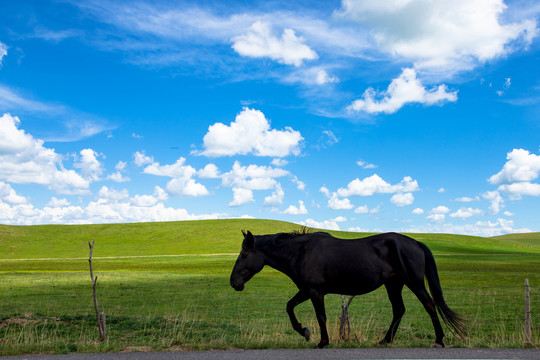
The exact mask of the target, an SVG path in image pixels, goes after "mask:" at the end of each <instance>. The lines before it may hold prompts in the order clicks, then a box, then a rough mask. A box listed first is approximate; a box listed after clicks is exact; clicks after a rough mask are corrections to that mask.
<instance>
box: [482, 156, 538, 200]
mask: <svg viewBox="0 0 540 360" xmlns="http://www.w3.org/2000/svg"><path fill="white" fill-rule="evenodd" d="M506 159H507V160H508V161H507V162H506V164H504V166H503V168H502V170H501V171H499V172H498V173H497V174H495V175H492V176H491V177H490V178H489V179H488V181H489V182H490V183H491V184H495V185H500V186H499V188H498V191H501V192H504V193H506V194H508V195H509V196H510V198H512V199H520V198H521V196H522V195H529V196H540V184H537V183H533V182H532V181H533V180H536V179H538V176H539V173H540V155H535V154H531V153H530V152H529V151H527V150H524V149H514V150H512V151H511V152H509V153H508V154H507V156H506ZM488 200H489V199H488Z"/></svg>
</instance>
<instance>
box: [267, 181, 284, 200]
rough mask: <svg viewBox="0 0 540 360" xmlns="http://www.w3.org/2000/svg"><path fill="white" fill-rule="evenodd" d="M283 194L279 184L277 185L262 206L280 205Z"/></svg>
mask: <svg viewBox="0 0 540 360" xmlns="http://www.w3.org/2000/svg"><path fill="white" fill-rule="evenodd" d="M284 197H285V192H284V191H283V188H282V187H281V184H280V183H277V185H276V189H275V191H274V192H273V193H272V195H270V196H267V197H265V198H264V205H280V204H282V203H283V198H284Z"/></svg>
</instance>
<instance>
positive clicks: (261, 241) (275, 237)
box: [255, 226, 329, 248]
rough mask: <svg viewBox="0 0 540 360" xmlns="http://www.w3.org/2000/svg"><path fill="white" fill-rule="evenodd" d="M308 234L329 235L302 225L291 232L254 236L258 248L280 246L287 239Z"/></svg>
mask: <svg viewBox="0 0 540 360" xmlns="http://www.w3.org/2000/svg"><path fill="white" fill-rule="evenodd" d="M308 234H324V235H329V234H328V233H325V232H312V229H310V228H308V227H307V226H303V227H301V228H299V229H296V230H293V231H291V232H282V233H277V234H272V235H260V236H255V239H256V240H257V241H256V243H257V247H259V248H264V247H267V246H272V247H282V246H284V245H285V244H287V243H288V241H287V240H294V239H298V238H300V237H303V236H305V235H308Z"/></svg>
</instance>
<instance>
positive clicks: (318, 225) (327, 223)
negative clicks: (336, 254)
mask: <svg viewBox="0 0 540 360" xmlns="http://www.w3.org/2000/svg"><path fill="white" fill-rule="evenodd" d="M299 224H300V225H304V226H308V227H312V228H315V229H325V230H336V231H339V230H341V229H340V228H339V225H338V224H337V222H335V221H332V220H324V221H316V220H313V219H306V221H301V222H299Z"/></svg>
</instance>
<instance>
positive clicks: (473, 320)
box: [0, 219, 540, 355]
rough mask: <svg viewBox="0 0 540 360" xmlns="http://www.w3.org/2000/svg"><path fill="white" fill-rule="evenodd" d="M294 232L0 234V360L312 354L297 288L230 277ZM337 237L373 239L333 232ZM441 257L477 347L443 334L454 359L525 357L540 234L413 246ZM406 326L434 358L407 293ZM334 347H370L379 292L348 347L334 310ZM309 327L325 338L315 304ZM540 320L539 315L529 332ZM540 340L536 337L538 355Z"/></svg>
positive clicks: (110, 228) (405, 333)
mask: <svg viewBox="0 0 540 360" xmlns="http://www.w3.org/2000/svg"><path fill="white" fill-rule="evenodd" d="M298 228H299V226H298V225H296V224H291V223H286V222H279V221H271V220H257V219H231V220H205V221H185V222H163V223H136V224H107V225H69V226H67V225H47V226H5V225H0V304H1V306H0V355H14V354H22V353H33V352H53V353H65V352H99V351H118V350H122V349H128V350H129V349H152V350H162V349H165V350H170V349H173V350H175V349H229V348H283V347H289V348H290V347H294V348H298V347H312V346H314V344H311V343H306V342H305V341H304V340H303V339H302V338H301V337H300V336H298V335H297V334H296V333H294V332H293V331H292V329H291V327H290V324H289V322H288V317H287V315H286V313H285V304H286V302H287V300H288V299H289V298H290V297H292V296H293V295H294V294H295V292H296V289H295V286H294V284H292V282H291V281H290V279H288V278H287V277H286V276H284V275H283V274H281V273H278V272H277V271H275V270H272V269H269V268H265V269H264V270H263V271H262V272H261V273H260V274H258V275H257V276H255V277H254V278H253V279H252V280H251V281H250V282H249V283H248V284H247V286H246V289H245V290H244V291H243V292H242V293H238V292H235V291H234V290H233V289H232V288H231V287H230V285H229V276H230V271H231V269H232V266H233V265H234V261H235V260H236V254H237V253H238V252H239V250H240V244H241V241H242V234H241V230H250V231H252V232H253V233H254V234H268V233H276V232H287V231H292V230H296V229H298ZM331 233H333V234H334V235H335V236H337V237H342V238H357V237H363V236H366V235H368V234H359V233H348V232H331ZM409 235H410V236H412V237H413V238H415V239H417V240H420V241H423V242H425V243H426V244H427V245H428V246H429V247H430V248H431V250H432V251H433V253H434V255H435V258H436V261H437V265H438V268H439V274H440V277H441V283H442V286H443V290H444V293H445V297H446V299H447V302H448V304H449V305H450V306H451V307H452V308H453V309H454V310H456V311H457V312H459V313H462V314H464V315H465V316H466V317H467V319H469V321H470V323H469V327H470V333H471V335H470V337H469V338H467V339H459V338H457V337H455V336H453V335H452V334H448V338H447V345H450V346H463V347H486V346H487V347H521V346H524V344H523V331H522V330H523V324H522V317H523V281H524V279H525V278H529V280H530V283H531V286H532V291H533V293H532V299H533V300H532V301H533V303H532V307H533V309H538V307H539V305H540V301H539V299H540V296H539V294H540V291H538V289H539V288H540V240H538V239H539V238H540V237H539V236H538V235H539V234H538V233H536V234H512V235H505V236H501V237H494V238H482V237H473V236H461V235H450V234H409ZM94 239H95V241H96V245H95V251H94V272H95V274H96V275H97V276H98V278H99V280H98V294H99V303H100V305H101V309H102V310H103V311H104V312H105V313H106V314H107V319H108V321H107V323H108V328H109V336H108V341H107V342H106V343H99V342H97V341H96V338H97V330H96V328H95V319H94V313H93V312H94V309H93V302H92V290H91V283H90V277H89V273H88V260H87V259H88V250H89V249H88V241H91V240H94ZM404 299H405V305H406V307H407V313H406V315H405V318H404V319H403V321H402V323H401V325H400V330H399V331H398V335H397V338H396V346H405V347H410V346H430V344H431V342H432V341H433V329H432V327H431V322H430V321H429V318H428V317H427V314H426V313H425V312H424V310H423V308H422V306H421V305H420V303H419V302H418V301H417V300H416V299H415V298H414V295H412V293H411V292H410V291H409V290H408V289H406V290H405V291H404ZM326 302H327V314H328V319H329V330H330V332H331V342H332V346H338V347H350V346H374V345H375V344H376V342H377V341H378V340H379V339H380V337H381V336H382V334H384V332H385V331H386V329H387V327H388V325H389V323H390V319H391V308H390V304H389V302H388V300H387V296H386V292H385V291H384V288H381V289H379V290H377V291H375V292H373V293H370V294H367V295H363V296H361V297H358V299H355V300H354V301H353V304H352V307H351V316H352V322H353V331H354V335H355V340H354V341H345V342H342V341H340V340H339V337H338V334H337V328H338V327H339V324H338V318H339V315H340V311H341V304H340V303H341V299H340V297H339V296H337V295H328V296H327V297H326ZM297 314H298V317H299V319H300V321H302V322H303V323H305V324H306V325H308V326H309V327H310V328H311V329H312V330H313V339H316V338H317V336H318V335H317V325H316V320H315V318H314V316H313V310H312V307H311V304H310V303H309V302H306V303H305V304H303V305H301V306H299V307H298V311H297ZM539 320H540V318H539V316H538V314H537V312H534V313H533V324H538V322H539ZM539 333H540V329H539V328H535V329H534V330H533V343H534V345H533V346H538V344H539V340H538V339H539Z"/></svg>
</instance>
